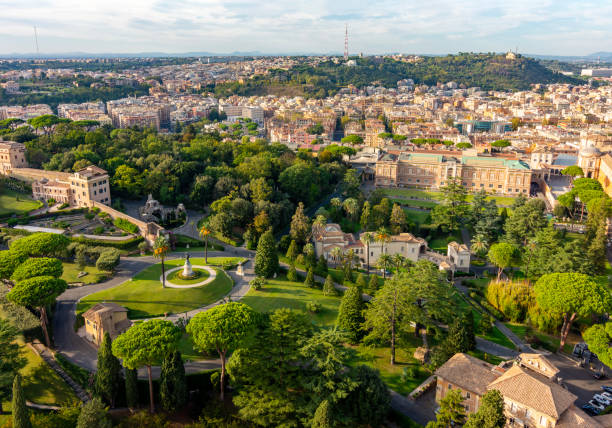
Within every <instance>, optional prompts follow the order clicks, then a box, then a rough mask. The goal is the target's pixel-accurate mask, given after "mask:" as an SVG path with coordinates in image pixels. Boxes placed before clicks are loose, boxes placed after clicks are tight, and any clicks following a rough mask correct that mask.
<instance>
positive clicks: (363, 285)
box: [356, 273, 368, 292]
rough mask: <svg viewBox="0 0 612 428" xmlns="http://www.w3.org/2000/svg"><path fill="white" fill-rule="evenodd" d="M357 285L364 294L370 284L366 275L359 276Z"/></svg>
mask: <svg viewBox="0 0 612 428" xmlns="http://www.w3.org/2000/svg"><path fill="white" fill-rule="evenodd" d="M356 285H357V287H359V288H360V289H361V291H362V292H363V290H365V289H366V288H367V286H368V283H367V282H366V278H365V275H363V274H362V273H361V274H359V276H358V277H357V282H356Z"/></svg>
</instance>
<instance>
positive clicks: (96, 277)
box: [62, 262, 111, 284]
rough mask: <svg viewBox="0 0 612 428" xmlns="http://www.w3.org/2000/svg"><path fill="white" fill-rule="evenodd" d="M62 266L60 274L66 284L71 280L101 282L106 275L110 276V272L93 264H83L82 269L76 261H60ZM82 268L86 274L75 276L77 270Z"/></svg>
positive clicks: (91, 282) (90, 282)
mask: <svg viewBox="0 0 612 428" xmlns="http://www.w3.org/2000/svg"><path fill="white" fill-rule="evenodd" d="M62 266H63V268H64V273H63V274H62V279H63V280H65V281H66V282H67V283H68V284H70V283H73V282H82V283H84V284H97V283H98V282H102V281H104V280H105V279H107V278H108V277H110V276H111V273H110V272H104V271H101V270H99V269H98V268H97V267H95V266H85V267H84V268H83V269H79V267H78V266H77V264H76V263H67V262H64V263H62ZM81 270H83V271H84V272H87V275H85V276H83V277H81V278H77V275H78V273H79V272H81Z"/></svg>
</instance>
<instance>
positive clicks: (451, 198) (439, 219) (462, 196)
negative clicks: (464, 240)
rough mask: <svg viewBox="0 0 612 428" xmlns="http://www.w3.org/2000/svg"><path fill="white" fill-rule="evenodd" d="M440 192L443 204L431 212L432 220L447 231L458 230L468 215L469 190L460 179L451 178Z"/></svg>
mask: <svg viewBox="0 0 612 428" xmlns="http://www.w3.org/2000/svg"><path fill="white" fill-rule="evenodd" d="M440 191H441V192H442V194H443V202H442V204H439V205H436V206H435V207H434V209H432V210H431V220H432V222H433V223H435V224H436V225H438V226H440V227H442V228H443V229H445V230H449V231H454V230H457V229H458V227H459V222H460V220H461V219H462V218H463V217H464V216H465V215H466V214H467V213H468V203H467V190H466V189H465V187H463V186H462V185H461V181H460V180H459V179H457V178H450V179H449V180H448V181H447V183H446V185H445V186H444V187H442V188H441V189H440Z"/></svg>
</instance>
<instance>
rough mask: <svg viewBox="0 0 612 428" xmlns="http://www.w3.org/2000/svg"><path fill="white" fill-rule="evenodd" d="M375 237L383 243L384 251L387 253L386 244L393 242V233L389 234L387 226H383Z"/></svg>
mask: <svg viewBox="0 0 612 428" xmlns="http://www.w3.org/2000/svg"><path fill="white" fill-rule="evenodd" d="M374 239H375V240H376V242H378V243H380V245H382V252H383V253H385V254H386V253H387V249H386V247H385V245H386V244H388V243H389V242H391V235H390V234H389V231H388V230H387V229H386V228H384V227H381V228H380V229H378V230H377V231H376V236H375V237H374Z"/></svg>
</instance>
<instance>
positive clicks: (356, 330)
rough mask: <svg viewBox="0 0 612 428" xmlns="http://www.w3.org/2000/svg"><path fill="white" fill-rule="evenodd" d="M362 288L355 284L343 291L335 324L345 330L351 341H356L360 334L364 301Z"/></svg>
mask: <svg viewBox="0 0 612 428" xmlns="http://www.w3.org/2000/svg"><path fill="white" fill-rule="evenodd" d="M362 291H363V290H362V289H361V288H359V287H357V286H352V287H348V288H347V289H346V290H345V291H344V295H343V296H342V300H341V301H340V307H339V308H338V319H337V321H336V325H337V326H338V327H339V328H341V329H342V330H344V331H346V332H347V334H348V337H349V340H350V341H351V343H357V342H358V341H359V339H360V337H361V335H362V331H363V330H362V325H363V321H364V319H363V310H364V308H365V303H364V302H363V299H362V297H361V293H362Z"/></svg>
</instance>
